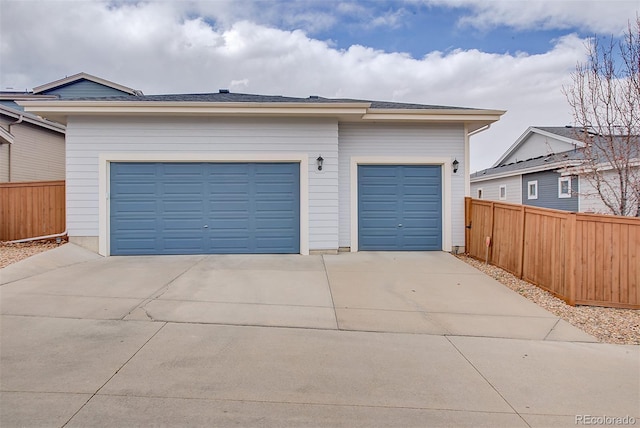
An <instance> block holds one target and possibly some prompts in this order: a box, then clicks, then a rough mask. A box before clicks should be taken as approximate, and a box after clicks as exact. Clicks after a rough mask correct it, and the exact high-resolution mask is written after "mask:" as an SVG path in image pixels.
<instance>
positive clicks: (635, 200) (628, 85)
mask: <svg viewBox="0 0 640 428" xmlns="http://www.w3.org/2000/svg"><path fill="white" fill-rule="evenodd" d="M586 49H587V61H586V63H578V64H577V65H576V69H575V71H574V73H573V74H572V84H571V85H570V86H568V87H564V88H563V92H564V94H565V96H566V98H567V101H568V103H569V106H570V107H571V111H572V114H573V120H574V123H575V125H576V127H575V128H574V129H575V133H574V138H575V139H576V140H578V141H580V142H581V143H582V144H583V148H582V149H581V150H582V152H583V155H584V159H583V161H582V165H581V167H580V175H581V177H582V178H584V179H585V180H586V181H587V182H588V183H589V184H590V185H591V187H592V188H593V189H595V192H596V193H597V195H598V197H599V198H600V199H601V200H602V202H603V204H604V205H605V206H606V207H607V208H608V209H609V210H610V213H611V214H615V215H627V216H640V16H636V19H635V22H633V23H632V22H629V25H628V28H627V31H626V32H625V34H624V37H623V38H622V39H621V40H620V41H619V42H617V43H616V42H615V40H614V38H613V37H610V38H609V39H608V41H606V42H600V41H599V40H598V38H597V37H594V38H593V39H591V41H590V42H588V43H587V45H586Z"/></svg>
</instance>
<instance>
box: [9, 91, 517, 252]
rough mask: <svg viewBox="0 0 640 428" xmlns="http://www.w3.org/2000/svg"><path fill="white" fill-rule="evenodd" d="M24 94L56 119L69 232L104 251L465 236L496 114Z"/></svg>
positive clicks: (350, 246)
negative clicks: (485, 138)
mask: <svg viewBox="0 0 640 428" xmlns="http://www.w3.org/2000/svg"><path fill="white" fill-rule="evenodd" d="M22 105H23V106H24V108H25V109H26V110H27V111H30V112H33V113H36V114H39V115H41V116H43V117H47V118H48V119H50V120H55V121H59V122H61V123H64V124H66V126H67V156H66V162H67V229H68V233H69V238H70V240H71V241H72V242H76V243H79V244H81V245H83V246H85V247H87V248H90V249H93V250H94V251H97V252H99V253H100V254H102V255H115V254H119V255H127V254H191V253H196V254H203V253H299V254H309V253H314V252H316V253H317V252H336V251H338V250H339V249H342V250H350V251H359V250H444V251H450V250H451V249H452V247H454V246H459V247H463V246H464V196H465V195H468V194H469V162H468V153H469V135H470V134H471V133H472V132H474V131H477V130H479V129H482V128H483V127H486V125H488V124H490V123H493V122H496V121H497V120H499V118H500V116H501V115H502V114H504V111H499V110H484V109H469V108H458V107H444V106H430V105H422V104H403V103H391V102H378V101H366V100H352V99H328V98H322V97H315V96H312V97H309V98H293V97H282V96H264V95H249V94H235V93H229V92H228V91H226V90H221V91H220V92H219V93H211V94H188V95H154V96H122V97H110V98H82V99H73V100H32V101H24V102H22ZM454 160H455V161H457V163H456V164H455V168H456V170H455V171H454V166H453V162H454ZM458 168H459V170H458Z"/></svg>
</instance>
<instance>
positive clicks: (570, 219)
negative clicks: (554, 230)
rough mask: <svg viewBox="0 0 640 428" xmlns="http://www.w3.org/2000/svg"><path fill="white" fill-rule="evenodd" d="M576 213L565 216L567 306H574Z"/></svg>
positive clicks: (565, 285) (565, 287)
mask: <svg viewBox="0 0 640 428" xmlns="http://www.w3.org/2000/svg"><path fill="white" fill-rule="evenodd" d="M576 227H577V221H576V213H570V214H569V215H568V216H567V239H565V240H564V243H563V245H564V251H563V252H564V289H565V292H566V294H567V295H566V296H565V297H566V301H567V303H568V304H569V305H571V306H575V305H576V248H577V245H576V244H577V242H576V235H577V233H576Z"/></svg>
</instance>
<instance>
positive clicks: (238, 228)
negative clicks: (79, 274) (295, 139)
mask: <svg viewBox="0 0 640 428" xmlns="http://www.w3.org/2000/svg"><path fill="white" fill-rule="evenodd" d="M110 184H111V189H110V211H111V212H110V214H111V218H110V222H111V223H110V239H111V241H110V245H111V254H113V255H133V254H238V253H250V254H257V253H270V254H275V253H299V252H300V167H299V164H298V163H128V162H127V163H111V183H110Z"/></svg>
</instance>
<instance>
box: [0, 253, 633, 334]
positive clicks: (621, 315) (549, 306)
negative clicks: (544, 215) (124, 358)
mask: <svg viewBox="0 0 640 428" xmlns="http://www.w3.org/2000/svg"><path fill="white" fill-rule="evenodd" d="M64 243H65V241H63V242H62V243H60V244H57V243H56V242H55V241H34V242H25V243H21V244H9V243H4V242H0V268H3V267H5V266H7V265H10V264H11V263H15V262H18V261H20V260H23V259H26V258H27V257H31V256H33V255H34V254H38V253H41V252H43V251H47V250H50V249H52V248H56V247H58V246H60V245H63V244H64ZM458 258H459V259H460V260H462V261H464V262H466V263H468V264H470V265H471V266H473V267H475V268H476V269H478V270H480V271H482V272H484V273H485V274H487V275H489V276H490V277H492V278H494V279H495V280H497V281H499V282H500V283H502V284H504V285H506V286H507V287H509V288H510V289H512V290H514V291H515V292H517V293H519V294H521V295H522V296H524V297H526V298H527V299H529V300H531V301H532V302H534V303H536V304H537V305H538V306H541V307H542V308H544V309H546V310H548V311H549V312H551V313H553V314H555V315H557V316H558V317H560V318H562V319H563V320H565V321H567V322H569V323H571V324H573V325H574V326H576V327H578V328H580V329H582V330H584V331H585V332H587V333H589V334H590V335H592V336H594V337H595V338H597V339H598V340H599V341H600V342H604V343H617V344H627V345H640V310H631V309H614V308H600V307H596V306H575V307H574V306H569V305H567V304H566V303H565V302H564V301H562V300H560V299H558V298H557V297H555V296H553V295H552V294H551V293H548V292H546V291H544V290H542V289H540V288H538V287H536V286H535V285H533V284H530V283H528V282H526V281H523V280H521V279H518V278H516V277H515V276H514V275H512V274H510V273H509V272H506V271H504V270H502V269H500V268H498V267H496V266H492V265H485V264H484V262H481V261H479V260H476V259H473V258H471V257H467V256H465V255H459V256H458Z"/></svg>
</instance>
